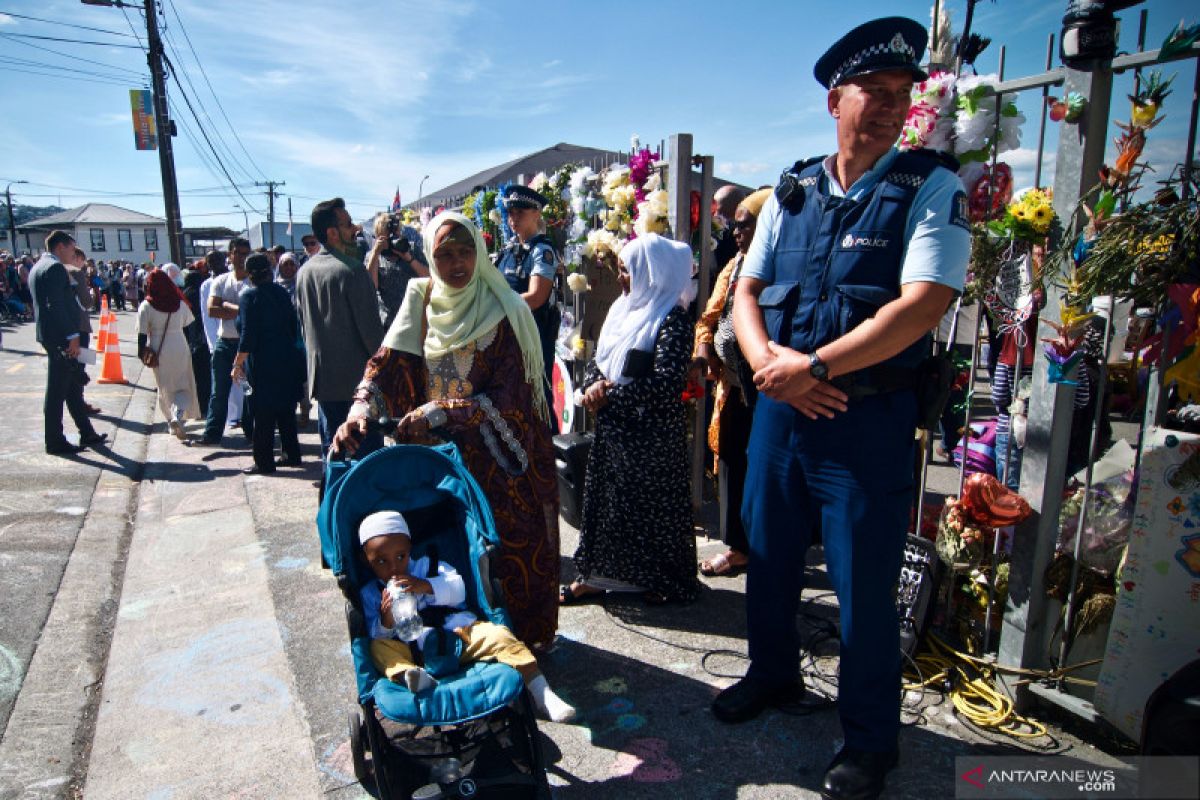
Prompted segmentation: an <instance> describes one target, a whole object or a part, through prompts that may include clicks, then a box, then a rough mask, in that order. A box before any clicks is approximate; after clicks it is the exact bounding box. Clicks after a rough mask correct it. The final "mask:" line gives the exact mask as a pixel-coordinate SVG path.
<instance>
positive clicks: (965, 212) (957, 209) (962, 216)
mask: <svg viewBox="0 0 1200 800" xmlns="http://www.w3.org/2000/svg"><path fill="white" fill-rule="evenodd" d="M950 224H951V225H957V226H958V227H960V228H965V229H967V230H971V214H970V210H969V208H968V206H967V193H966V192H955V193H954V198H953V199H952V200H951V201H950Z"/></svg>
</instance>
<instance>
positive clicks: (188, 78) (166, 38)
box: [163, 29, 254, 182]
mask: <svg viewBox="0 0 1200 800" xmlns="http://www.w3.org/2000/svg"><path fill="white" fill-rule="evenodd" d="M163 40H164V41H165V42H167V44H168V46H169V47H170V48H171V53H172V55H174V56H175V57H176V58H178V56H179V52H178V48H177V47H176V46H175V41H174V39H172V38H171V35H170V33H169V32H168V31H167V30H166V29H163ZM180 61H181V62H182V59H180ZM167 66H169V67H170V68H171V72H172V73H173V74H174V73H177V70H176V69H175V64H174V62H172V61H171V60H170V59H167ZM183 79H184V80H185V81H187V85H188V88H190V89H191V91H192V96H193V97H194V98H195V99H196V104H197V105H198V106H200V110H201V111H202V112H203V113H204V118H205V119H206V120H208V122H209V130H210V131H211V132H212V134H213V137H214V138H215V139H216V141H217V142H218V143H219V144H220V145H221V146H222V148H223V149H224V153H225V155H226V157H227V158H228V159H229V161H231V162H232V164H233V166H234V167H236V168H237V170H238V171H239V172H240V173H241V176H242V177H244V178H247V179H249V180H250V181H251V182H253V181H254V176H253V175H252V174H251V173H250V171H249V170H248V169H246V167H245V165H244V164H242V162H241V161H240V160H239V159H238V157H237V154H235V153H234V152H233V148H231V147H230V146H229V143H228V142H227V141H226V140H225V137H224V136H222V135H221V132H220V131H219V130H218V129H217V124H216V123H215V122H214V121H213V118H212V115H211V114H209V113H208V107H207V106H206V105H205V104H204V101H203V100H201V99H200V92H199V91H198V90H197V89H196V85H195V84H194V83H192V78H191V76H190V75H189V74H188V71H187V70H186V69H185V70H183ZM175 82H176V83H178V82H179V78H178V75H177V74H175Z"/></svg>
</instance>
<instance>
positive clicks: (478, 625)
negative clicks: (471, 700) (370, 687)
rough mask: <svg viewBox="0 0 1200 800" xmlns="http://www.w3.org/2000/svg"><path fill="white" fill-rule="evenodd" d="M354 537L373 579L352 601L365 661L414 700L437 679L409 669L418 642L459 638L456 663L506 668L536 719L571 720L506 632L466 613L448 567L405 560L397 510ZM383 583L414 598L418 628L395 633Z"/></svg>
mask: <svg viewBox="0 0 1200 800" xmlns="http://www.w3.org/2000/svg"><path fill="white" fill-rule="evenodd" d="M358 538H359V543H360V544H361V545H362V552H363V556H364V557H365V558H366V561H367V564H368V565H369V566H370V568H371V571H372V572H373V573H374V574H375V580H374V581H369V582H367V583H365V584H364V585H363V587H362V589H361V591H360V595H361V599H362V608H363V615H364V617H365V621H366V625H367V631H368V633H369V635H370V637H371V660H372V661H373V662H374V664H375V667H376V668H377V669H378V670H379V671H380V672H381V673H382V674H384V675H385V676H387V677H388V678H389V679H390V680H392V681H395V682H396V683H400V684H403V685H405V686H406V687H407V688H408V689H409V691H411V692H413V693H414V694H415V693H417V692H422V691H424V690H426V689H429V688H432V687H433V686H436V685H437V679H436V678H435V677H434V676H433V675H432V674H430V672H429V671H428V670H427V669H425V668H424V667H422V666H420V665H418V664H417V662H416V659H415V658H414V653H413V649H414V648H416V649H417V651H418V652H421V653H422V654H425V644H426V640H427V639H429V638H430V637H438V636H444V635H445V633H443V632H446V631H448V632H451V633H452V634H453V635H455V636H457V637H458V638H459V639H461V640H462V643H463V648H462V652H461V653H460V654H459V656H458V661H459V663H460V664H462V665H464V666H465V665H467V664H472V663H475V662H477V661H497V662H499V663H501V664H506V665H508V666H510V667H512V668H513V669H515V670H517V672H519V673H520V674H521V678H522V679H523V680H524V682H525V687H526V690H527V691H528V692H529V695H530V697H531V698H532V700H533V703H534V707H535V708H536V709H537V711H538V713H539V714H541V715H542V716H543V717H545V718H546V719H549V720H551V721H553V722H569V721H571V720H573V719H574V718H575V709H574V708H573V707H572V706H570V705H569V704H567V703H566V702H565V701H563V699H562V698H560V697H559V696H558V695H556V694H555V693H554V691H553V690H551V689H550V686H549V684H548V683H547V682H546V678H545V676H544V675H542V673H541V671H540V670H539V669H538V665H537V660H536V659H535V658H534V656H533V654H532V653H531V652H530V651H529V648H527V647H526V646H525V645H523V644H522V643H521V642H520V641H519V640H518V639H517V638H516V637H515V636H514V635H513V634H512V631H510V630H509V629H508V628H506V627H504V626H502V625H496V624H495V623H492V622H485V621H480V620H477V619H476V618H475V615H474V614H472V613H471V612H470V611H468V610H467V608H466V596H467V594H466V587H465V585H464V583H463V579H462V576H461V575H459V574H458V571H457V570H455V569H454V567H452V566H451V565H449V564H447V563H445V562H444V561H440V560H438V561H437V564H436V568H433V569H431V567H432V566H433V564H432V563H431V562H432V561H433V560H434V559H432V558H430V557H429V556H425V557H422V558H418V559H416V560H415V561H411V560H410V558H409V555H410V553H411V551H412V534H411V532H410V530H409V527H408V522H407V521H406V520H405V518H404V516H403V515H401V514H400V513H399V512H397V511H377V512H375V513H373V514H370V515H368V516H367V517H366V518H365V519H364V520H363V521H362V523H361V524H360V525H359V528H358ZM431 572H436V574H432V575H431V574H430V573H431ZM389 584H390V585H393V586H396V587H399V589H401V590H403V592H404V593H405V594H409V595H414V596H415V597H416V600H417V602H416V608H417V610H418V612H420V613H421V618H422V621H423V624H422V625H421V626H420V627H415V626H413V627H410V628H409V629H408V630H404V627H405V626H404V625H403V624H402V625H401V626H399V628H398V626H397V625H396V622H397V620H396V619H395V615H393V613H392V609H393V603H394V602H395V601H394V600H393V593H392V591H390V590H389ZM401 622H402V623H403V620H401ZM434 626H436V627H434ZM401 634H403V639H402V638H401Z"/></svg>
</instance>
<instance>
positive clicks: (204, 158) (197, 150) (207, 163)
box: [176, 116, 237, 201]
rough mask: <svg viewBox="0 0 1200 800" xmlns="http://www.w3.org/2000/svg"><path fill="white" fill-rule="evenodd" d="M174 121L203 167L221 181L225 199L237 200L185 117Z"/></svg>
mask: <svg viewBox="0 0 1200 800" xmlns="http://www.w3.org/2000/svg"><path fill="white" fill-rule="evenodd" d="M176 122H178V123H179V125H180V127H181V128H183V131H184V133H186V134H187V140H188V144H189V145H191V147H192V152H193V153H194V154H195V155H196V157H197V158H198V159H200V162H201V163H202V164H204V168H205V169H207V170H208V174H210V175H212V176H213V178H215V179H216V180H218V181H221V182H222V186H221V191H223V192H224V193H225V197H226V199H228V200H230V201H234V200H237V197H236V196H235V195H234V193H233V191H232V190H230V189H229V188H228V186H227V185H225V184H224V178H223V177H222V176H221V174H220V171H219V170H218V169H217V166H216V164H215V163H214V162H213V159H212V156H211V155H209V154H208V153H207V152H205V150H204V149H203V148H202V147H201V146H200V144H199V142H200V137H199V136H197V135H196V132H195V131H193V130H192V126H191V125H189V124H188V121H187V119H186V118H185V117H182V116H181V117H178V118H177V119H176Z"/></svg>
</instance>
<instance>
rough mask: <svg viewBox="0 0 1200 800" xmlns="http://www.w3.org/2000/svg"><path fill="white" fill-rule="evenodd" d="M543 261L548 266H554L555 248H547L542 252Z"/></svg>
mask: <svg viewBox="0 0 1200 800" xmlns="http://www.w3.org/2000/svg"><path fill="white" fill-rule="evenodd" d="M542 261H545V262H546V263H547V264H553V263H554V250H553V248H550V247H547V248H545V249H544V250H542Z"/></svg>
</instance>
